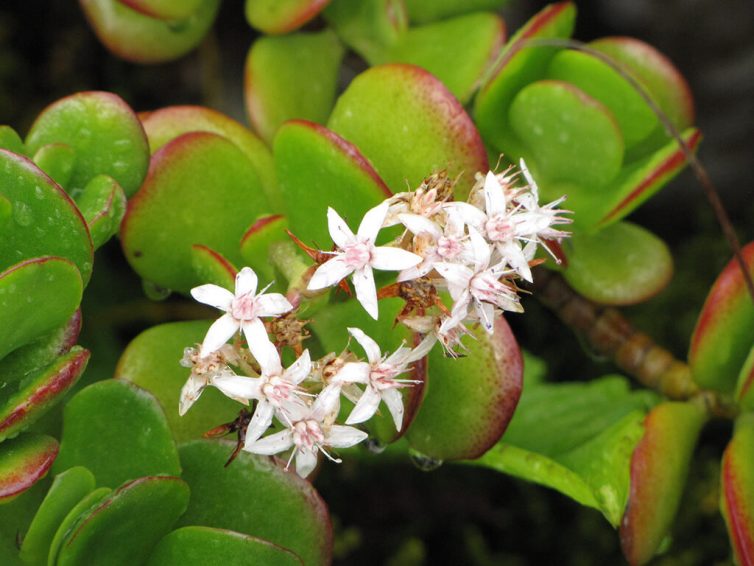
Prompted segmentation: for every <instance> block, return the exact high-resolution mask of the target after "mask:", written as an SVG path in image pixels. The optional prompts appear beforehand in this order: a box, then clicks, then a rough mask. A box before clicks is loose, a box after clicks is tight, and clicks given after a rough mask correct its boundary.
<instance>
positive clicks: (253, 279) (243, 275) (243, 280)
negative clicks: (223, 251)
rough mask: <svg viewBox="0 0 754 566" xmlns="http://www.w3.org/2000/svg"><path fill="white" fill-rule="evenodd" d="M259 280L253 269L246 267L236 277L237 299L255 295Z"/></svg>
mask: <svg viewBox="0 0 754 566" xmlns="http://www.w3.org/2000/svg"><path fill="white" fill-rule="evenodd" d="M258 283H259V280H258V279H257V274H256V273H254V270H253V269H252V268H251V267H244V268H243V269H242V270H241V271H239V272H238V274H237V275H236V297H240V296H242V295H253V294H254V293H256V292H257V285H258Z"/></svg>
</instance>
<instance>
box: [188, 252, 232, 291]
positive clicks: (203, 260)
mask: <svg viewBox="0 0 754 566" xmlns="http://www.w3.org/2000/svg"><path fill="white" fill-rule="evenodd" d="M191 265H192V266H193V268H194V274H195V275H196V278H197V279H198V280H199V281H203V282H204V283H214V284H215V285H220V287H225V288H226V289H232V288H233V287H234V285H235V280H236V273H238V268H237V267H236V266H235V265H233V264H232V263H230V262H229V261H228V260H227V259H225V258H224V257H223V256H222V255H220V254H219V253H217V252H216V251H215V250H213V249H211V248H208V247H207V246H202V245H201V244H194V245H193V246H191Z"/></svg>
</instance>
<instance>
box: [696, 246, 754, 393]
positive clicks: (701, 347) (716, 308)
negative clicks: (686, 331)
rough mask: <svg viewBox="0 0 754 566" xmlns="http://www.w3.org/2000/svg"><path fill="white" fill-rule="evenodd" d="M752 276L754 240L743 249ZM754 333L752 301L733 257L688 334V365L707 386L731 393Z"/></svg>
mask: <svg viewBox="0 0 754 566" xmlns="http://www.w3.org/2000/svg"><path fill="white" fill-rule="evenodd" d="M742 254H743V258H744V262H745V263H746V265H747V266H748V270H749V273H750V274H751V275H752V276H753V277H754V242H751V243H749V244H747V245H746V246H744V248H743V250H742ZM752 336H754V304H753V303H752V300H751V297H750V296H749V293H748V291H747V289H746V285H745V283H744V278H743V275H742V273H741V269H740V267H739V266H738V262H736V260H735V259H732V260H731V261H730V262H729V263H728V265H726V266H725V269H723V271H722V273H720V275H719V276H718V278H717V279H716V280H715V283H714V284H713V285H712V288H711V289H710V292H709V294H708V295H707V299H706V300H705V301H704V306H703V307H702V312H701V313H700V315H699V319H698V320H697V321H696V327H695V328H694V333H693V335H692V336H691V348H690V349H689V365H690V366H691V375H692V377H693V378H694V381H696V383H698V384H699V385H700V386H701V387H703V388H706V389H715V390H718V391H723V392H726V393H732V392H733V390H734V388H735V386H736V379H737V377H738V374H739V373H740V371H741V367H742V366H743V364H744V361H745V360H746V357H747V356H748V355H749V351H750V350H751V343H752Z"/></svg>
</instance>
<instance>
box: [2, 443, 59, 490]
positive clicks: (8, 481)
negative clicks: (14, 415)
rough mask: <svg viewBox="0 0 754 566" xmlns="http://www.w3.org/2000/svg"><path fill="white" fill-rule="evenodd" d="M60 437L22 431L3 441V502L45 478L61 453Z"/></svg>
mask: <svg viewBox="0 0 754 566" xmlns="http://www.w3.org/2000/svg"><path fill="white" fill-rule="evenodd" d="M58 449H59V446H58V441H57V440H55V439H54V438H52V437H51V436H45V435H42V434H31V433H30V434H23V435H21V436H19V437H18V438H14V439H13V440H7V441H5V442H3V443H2V444H0V503H6V502H8V501H10V500H11V499H13V498H14V497H16V496H17V495H20V494H21V493H23V492H24V491H26V490H27V489H29V488H30V487H31V486H33V485H34V484H35V483H37V482H38V481H39V480H40V479H42V478H43V477H44V476H45V474H46V473H47V471H48V470H49V469H50V466H52V463H53V462H54V461H55V457H56V456H57V455H58Z"/></svg>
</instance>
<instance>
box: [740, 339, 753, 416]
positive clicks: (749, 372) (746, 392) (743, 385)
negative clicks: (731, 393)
mask: <svg viewBox="0 0 754 566" xmlns="http://www.w3.org/2000/svg"><path fill="white" fill-rule="evenodd" d="M752 385H754V346H752V348H751V351H750V352H749V355H748V357H747V358H746V361H745V362H744V365H743V366H742V367H741V372H740V373H739V374H738V383H737V384H736V400H737V401H738V404H739V406H740V407H741V408H742V409H743V410H745V411H754V387H752Z"/></svg>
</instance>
